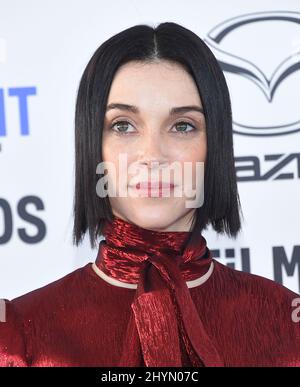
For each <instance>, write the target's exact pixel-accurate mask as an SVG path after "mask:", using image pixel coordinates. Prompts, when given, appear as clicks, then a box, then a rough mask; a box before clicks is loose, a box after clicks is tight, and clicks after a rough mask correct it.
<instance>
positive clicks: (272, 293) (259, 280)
mask: <svg viewBox="0 0 300 387" xmlns="http://www.w3.org/2000/svg"><path fill="white" fill-rule="evenodd" d="M214 267H215V272H216V275H217V276H218V277H219V279H218V282H219V283H223V284H224V285H225V286H226V287H229V288H231V289H232V290H233V291H234V292H235V293H236V294H237V291H238V290H239V292H238V293H241V292H243V293H248V294H249V295H251V296H252V297H259V298H264V297H267V298H268V299H269V300H270V299H273V298H275V297H276V298H277V299H278V297H279V298H283V299H291V300H293V299H295V298H298V299H299V300H300V294H298V293H296V292H294V291H292V290H290V289H289V288H287V287H286V286H284V285H282V284H280V283H278V282H276V281H274V280H271V279H269V278H266V277H263V276H261V275H258V274H254V273H248V272H244V271H240V270H237V269H234V268H232V267H229V266H226V265H224V264H222V263H221V262H219V261H216V260H215V259H214Z"/></svg>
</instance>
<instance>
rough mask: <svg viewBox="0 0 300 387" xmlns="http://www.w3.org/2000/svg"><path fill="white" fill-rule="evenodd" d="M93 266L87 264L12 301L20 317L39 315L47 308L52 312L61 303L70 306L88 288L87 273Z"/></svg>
mask: <svg viewBox="0 0 300 387" xmlns="http://www.w3.org/2000/svg"><path fill="white" fill-rule="evenodd" d="M90 265H91V264H86V265H85V266H82V267H80V268H77V269H75V270H73V271H72V272H70V273H68V274H66V275H64V276H62V277H60V278H59V279H57V280H55V281H52V282H50V283H48V284H46V285H44V286H41V287H40V288H37V289H35V290H32V291H30V292H28V293H25V294H23V295H21V296H18V297H16V298H14V299H12V300H10V301H8V300H6V303H9V304H11V305H12V306H13V308H14V309H15V311H16V312H17V313H18V314H19V315H24V316H26V315H27V314H28V313H29V314H38V313H39V311H41V310H42V309H43V307H45V308H46V309H48V310H50V309H51V306H53V307H55V308H57V306H58V305H59V304H60V303H61V302H66V303H68V304H69V305H70V302H69V301H70V300H72V299H73V300H74V299H76V294H80V293H82V292H81V290H82V288H84V287H85V286H86V278H87V276H86V272H87V271H88V270H89V266H90Z"/></svg>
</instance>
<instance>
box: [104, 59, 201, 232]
mask: <svg viewBox="0 0 300 387" xmlns="http://www.w3.org/2000/svg"><path fill="white" fill-rule="evenodd" d="M112 104H122V105H127V108H126V106H123V107H122V106H120V105H119V106H118V107H117V106H113V105H112ZM128 105H130V106H134V107H135V108H128ZM186 106H194V107H199V108H200V110H201V108H202V103H201V99H200V96H199V93H198V90H197V87H196V84H195V82H194V80H193V78H192V77H191V75H190V74H189V73H188V72H186V71H185V70H184V68H183V67H181V66H180V65H179V64H176V63H173V62H169V61H165V60H161V61H158V62H151V63H145V62H143V63H141V62H136V61H134V62H133V61H132V62H129V63H127V64H125V65H123V66H122V67H120V68H119V69H118V71H117V73H116V75H115V77H114V80H113V82H112V85H111V89H110V93H109V96H108V102H107V111H106V115H105V120H104V128H103V139H102V155H103V161H104V162H109V164H110V165H111V166H112V167H113V169H115V175H114V173H112V174H111V173H110V170H108V175H107V177H108V179H109V182H108V186H110V187H112V186H113V187H114V189H115V190H116V191H115V192H116V194H117V195H114V194H109V200H110V203H111V206H112V211H113V213H114V215H116V216H118V217H120V218H122V219H124V220H126V221H128V222H131V223H134V224H137V225H139V226H140V227H143V228H147V229H150V230H157V231H189V230H190V225H191V222H192V218H193V215H194V213H195V211H196V207H195V206H192V208H189V207H188V206H187V205H186V203H187V199H188V200H191V199H192V198H195V195H194V196H193V193H194V194H195V192H198V193H199V192H200V191H201V189H202V188H200V191H199V181H198V183H197V179H196V178H197V174H198V175H199V171H198V172H197V171H196V162H199V163H198V165H200V168H201V166H202V168H203V163H204V161H205V159H206V130H205V119H204V115H203V113H202V112H201V111H198V109H196V110H187V111H183V110H181V111H175V112H173V114H170V111H171V109H173V108H176V107H186ZM121 155H122V157H121ZM172 165H173V169H172ZM191 166H192V168H190V167H191ZM184 168H186V169H184ZM172 171H173V172H172ZM175 171H176V172H175ZM201 171H202V173H203V169H202V170H201ZM201 176H203V174H202V175H201ZM198 177H199V176H198ZM201 181H202V180H201ZM139 182H141V184H138V185H136V184H137V183H139ZM143 182H144V183H143ZM161 182H167V183H169V185H168V187H170V189H169V190H168V188H166V189H164V190H159V183H161ZM148 183H149V184H151V183H152V186H151V185H148ZM155 183H156V184H157V185H158V186H157V185H156V186H155ZM170 183H171V186H170ZM145 184H146V185H145ZM172 184H173V185H174V186H175V188H172ZM196 184H198V188H197V187H196ZM157 187H158V188H157ZM160 187H162V186H160ZM184 187H185V188H184ZM188 187H190V188H188ZM195 189H196V190H198V191H195ZM203 189H204V188H203ZM175 190H176V192H177V194H176V195H175ZM121 191H122V192H123V193H124V192H125V194H124V195H123V197H121V194H120V192H121ZM178 192H181V194H180V193H179V194H178ZM201 192H203V191H201ZM193 203H195V201H194V202H193ZM201 205H202V203H201ZM198 207H199V205H198Z"/></svg>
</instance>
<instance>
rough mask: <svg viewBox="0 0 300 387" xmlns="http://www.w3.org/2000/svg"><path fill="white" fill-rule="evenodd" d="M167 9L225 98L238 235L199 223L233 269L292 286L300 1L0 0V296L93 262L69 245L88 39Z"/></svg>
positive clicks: (92, 254) (297, 270)
mask: <svg viewBox="0 0 300 387" xmlns="http://www.w3.org/2000/svg"><path fill="white" fill-rule="evenodd" d="M164 21H174V22H177V23H179V24H182V25H183V26H185V27H187V28H189V29H191V30H192V31H194V32H195V33H197V34H198V35H199V36H200V37H201V38H202V39H204V40H205V42H206V44H207V45H209V47H210V48H211V50H212V51H213V52H214V54H215V55H216V57H217V58H218V60H219V63H220V65H221V67H222V69H223V71H224V74H225V77H226V80H227V83H228V86H229V90H230V95H231V100H232V109H233V120H234V127H233V131H234V150H235V162H236V174H237V179H238V188H239V194H240V198H241V204H242V210H243V216H244V219H243V231H242V232H241V233H240V234H239V236H238V238H237V239H230V238H229V237H226V236H224V235H218V234H216V233H215V232H214V231H213V230H212V229H211V228H208V229H207V230H206V231H205V232H204V233H203V234H204V236H205V237H206V239H207V242H208V246H209V247H210V249H211V250H212V251H213V255H214V257H215V258H216V259H218V260H220V262H222V263H224V264H226V265H228V266H230V267H233V268H235V269H237V270H243V271H246V272H250V273H254V274H258V275H261V276H264V277H267V278H270V279H272V280H274V281H277V282H279V283H281V284H283V285H284V286H286V287H288V288H290V289H292V290H294V291H295V292H297V293H299V292H300V180H299V179H300V102H299V101H300V2H299V1H298V0H294V1H291V0H290V1H287V0H286V1H273V0H272V1H266V0H259V1H251V2H250V1H249V2H246V3H245V2H241V1H238V0H237V1H215V0H212V1H209V2H206V1H191V0H190V1H186V2H184V3H182V2H179V1H178V2H176V1H175V2H174V1H169V0H167V1H163V2H162V1H157V0H153V1H151V2H148V1H141V0H140V1H137V0H136V1H128V2H124V1H116V0H115V1H112V2H109V4H108V3H107V2H106V1H96V0H95V1H92V0H84V1H83V0H80V1H75V2H73V1H69V0H65V1H58V0H52V1H46V0H45V1H42V2H41V1H37V0H35V1H33V0H26V1H16V0H9V1H8V0H0V298H8V299H12V298H15V297H17V296H19V295H22V294H24V293H27V292H29V291H31V290H34V289H37V288H39V287H41V286H44V285H46V284H48V283H49V282H52V281H54V280H56V279H58V278H61V277H62V276H64V275H66V274H67V273H69V272H71V271H73V270H75V269H77V268H79V267H81V266H83V265H85V264H86V263H88V262H92V261H94V260H95V258H96V254H97V251H96V250H92V249H91V248H90V245H89V242H88V238H86V239H85V240H84V242H83V244H82V245H81V246H80V247H78V248H76V247H74V246H72V238H71V235H72V221H73V218H72V205H73V184H74V112H75V99H76V92H77V87H78V84H79V80H80V77H81V74H82V72H83V70H84V68H85V66H86V64H87V62H88V60H89V58H90V57H91V55H92V54H93V53H94V51H95V50H96V48H97V47H98V46H99V45H100V44H101V43H102V42H103V41H105V40H106V39H108V38H109V37H110V36H112V35H114V34H115V33H117V32H119V31H121V30H123V29H125V28H128V27H130V26H132V25H135V24H141V23H143V24H149V25H152V26H154V25H156V24H158V23H160V22H164Z"/></svg>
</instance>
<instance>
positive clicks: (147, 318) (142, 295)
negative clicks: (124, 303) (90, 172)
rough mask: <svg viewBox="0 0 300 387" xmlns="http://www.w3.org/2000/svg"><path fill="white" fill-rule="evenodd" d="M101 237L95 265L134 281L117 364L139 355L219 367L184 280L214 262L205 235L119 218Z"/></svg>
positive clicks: (160, 362) (150, 360)
mask: <svg viewBox="0 0 300 387" xmlns="http://www.w3.org/2000/svg"><path fill="white" fill-rule="evenodd" d="M103 235H104V236H105V241H102V243H101V244H100V248H99V254H98V257H97V260H96V265H97V266H98V267H99V268H100V269H101V270H102V271H103V272H105V274H107V275H109V276H110V277H113V278H115V279H117V280H119V281H123V282H130V283H137V284H138V287H137V291H136V295H135V299H134V301H133V303H132V304H131V308H132V310H133V313H132V315H131V316H130V321H129V324H128V327H127V334H126V338H125V340H124V344H123V353H122V357H121V359H120V362H119V365H120V366H137V365H139V364H140V363H141V359H139V358H137V356H138V355H139V354H142V357H143V359H142V360H143V362H144V364H145V365H146V366H147V367H157V366H177V367H179V366H183V365H192V366H221V365H223V363H222V360H221V358H220V356H219V354H218V352H217V350H216V348H215V347H214V345H213V343H212V342H211V340H210V338H209V337H208V335H207V333H206V332H205V329H204V327H203V324H202V322H201V319H200V317H199V315H198V313H197V310H196V308H195V305H194V303H193V300H192V298H191V295H190V293H189V290H188V287H187V284H186V281H190V280H194V279H196V278H198V277H200V276H201V275H203V274H205V273H206V272H207V271H208V270H209V267H210V265H211V263H212V256H211V252H210V250H209V249H208V247H207V246H206V240H205V238H204V237H203V236H202V235H200V236H199V237H198V238H194V240H192V238H191V237H192V232H175V231H174V232H170V231H169V232H160V231H152V230H148V229H145V228H142V227H138V226H136V225H134V224H132V223H129V222H126V221H123V220H122V219H120V218H117V217H115V218H114V220H113V222H112V223H109V222H106V224H105V227H104V231H103ZM120 236H121V238H120ZM181 340H182V341H181ZM182 343H183V344H184V345H183V348H182ZM129 348H130V350H128V349H129ZM182 351H186V354H182ZM183 359H185V360H183Z"/></svg>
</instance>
